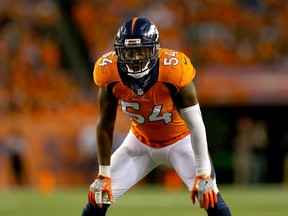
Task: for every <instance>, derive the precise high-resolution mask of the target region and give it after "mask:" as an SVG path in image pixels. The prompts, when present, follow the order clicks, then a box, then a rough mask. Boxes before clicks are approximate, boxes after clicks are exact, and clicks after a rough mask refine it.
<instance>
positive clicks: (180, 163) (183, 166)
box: [169, 136, 231, 216]
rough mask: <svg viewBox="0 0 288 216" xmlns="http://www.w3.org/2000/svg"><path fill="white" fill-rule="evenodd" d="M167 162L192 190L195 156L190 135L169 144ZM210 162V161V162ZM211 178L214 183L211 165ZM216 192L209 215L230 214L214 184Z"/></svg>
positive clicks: (222, 215)
mask: <svg viewBox="0 0 288 216" xmlns="http://www.w3.org/2000/svg"><path fill="white" fill-rule="evenodd" d="M169 163H170V164H171V165H172V166H173V167H174V169H175V170H176V172H177V173H178V175H179V176H180V178H181V179H182V180H183V182H184V183H185V184H186V186H187V187H188V188H189V191H191V190H192V187H193V184H194V179H195V174H196V170H195V157H194V153H193V149H192V146H191V141H190V136H187V137H185V138H184V139H182V140H180V141H178V142H177V143H175V144H174V145H172V146H171V148H170V152H169ZM211 164H212V162H211ZM212 178H213V179H214V181H215V184H216V175H215V171H214V168H213V167H212ZM216 192H217V196H218V202H217V203H216V204H215V207H214V208H213V209H211V208H210V209H208V211H207V213H208V215H209V216H231V213H230V211H229V208H228V206H227V205H226V203H225V202H224V200H223V198H222V197H221V195H220V193H219V189H218V187H217V185H216Z"/></svg>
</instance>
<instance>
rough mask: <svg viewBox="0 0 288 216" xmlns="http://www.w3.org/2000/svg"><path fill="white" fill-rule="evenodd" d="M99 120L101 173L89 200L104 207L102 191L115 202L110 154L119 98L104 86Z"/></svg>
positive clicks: (98, 144) (98, 139) (101, 89)
mask: <svg viewBox="0 0 288 216" xmlns="http://www.w3.org/2000/svg"><path fill="white" fill-rule="evenodd" d="M98 98H99V99H98V107H99V114H98V122H97V127H96V131H97V150H98V161H99V173H98V175H97V177H96V180H95V181H94V182H93V183H92V184H91V185H90V189H89V191H88V200H89V202H90V203H91V204H92V205H98V206H99V207H100V208H102V202H103V200H102V193H103V192H104V193H107V194H108V198H109V200H110V203H112V202H113V194H112V190H111V176H110V156H111V149H112V143H113V131H114V126H115V120H116V114H117V106H118V100H117V98H116V97H115V96H114V95H113V94H112V93H110V92H108V91H105V90H104V89H103V88H100V90H99V97H98Z"/></svg>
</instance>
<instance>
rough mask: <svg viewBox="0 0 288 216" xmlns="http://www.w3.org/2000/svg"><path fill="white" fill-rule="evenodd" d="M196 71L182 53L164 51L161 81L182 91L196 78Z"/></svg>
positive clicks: (161, 62)
mask: <svg viewBox="0 0 288 216" xmlns="http://www.w3.org/2000/svg"><path fill="white" fill-rule="evenodd" d="M195 75H196V70H195V68H194V67H193V65H192V64H191V61H190V59H189V58H188V57H187V56H186V55H185V54H184V53H181V52H176V51H173V50H167V49H166V50H162V52H161V55H160V79H161V81H163V82H167V83H171V84H173V85H174V86H175V87H176V88H177V90H180V89H181V88H183V87H184V86H186V85H187V84H189V83H190V82H191V81H192V80H193V79H194V77H195Z"/></svg>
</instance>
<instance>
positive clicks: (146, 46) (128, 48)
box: [114, 17, 160, 78]
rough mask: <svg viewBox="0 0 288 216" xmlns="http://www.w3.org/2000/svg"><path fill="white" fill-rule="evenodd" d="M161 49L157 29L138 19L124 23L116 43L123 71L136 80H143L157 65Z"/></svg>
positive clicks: (146, 20)
mask: <svg viewBox="0 0 288 216" xmlns="http://www.w3.org/2000/svg"><path fill="white" fill-rule="evenodd" d="M159 47H160V45H159V32H158V29H157V27H156V26H155V25H154V24H153V23H152V22H151V21H149V20H148V19H146V18H138V17H135V18H132V19H129V20H127V21H126V22H124V24H123V25H122V26H121V27H120V28H119V30H118V32H117V35H116V37H115V43H114V48H115V52H116V55H117V59H118V63H119V64H120V65H121V69H122V70H123V71H125V72H126V73H127V74H128V75H130V76H132V77H134V78H142V77H143V76H145V75H147V74H148V73H149V71H150V70H151V69H152V68H153V67H154V66H155V65H156V63H157V60H158V50H159Z"/></svg>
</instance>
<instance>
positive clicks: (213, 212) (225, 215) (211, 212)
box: [207, 193, 231, 216]
mask: <svg viewBox="0 0 288 216" xmlns="http://www.w3.org/2000/svg"><path fill="white" fill-rule="evenodd" d="M217 197H218V202H217V203H215V206H214V208H209V209H208V210H207V213H208V216H231V213H230V210H229V208H228V206H227V204H226V203H225V201H224V200H223V198H222V197H221V195H220V193H218V194H217Z"/></svg>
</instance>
